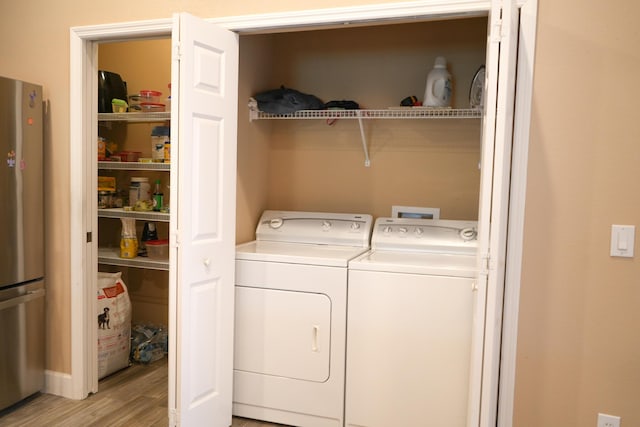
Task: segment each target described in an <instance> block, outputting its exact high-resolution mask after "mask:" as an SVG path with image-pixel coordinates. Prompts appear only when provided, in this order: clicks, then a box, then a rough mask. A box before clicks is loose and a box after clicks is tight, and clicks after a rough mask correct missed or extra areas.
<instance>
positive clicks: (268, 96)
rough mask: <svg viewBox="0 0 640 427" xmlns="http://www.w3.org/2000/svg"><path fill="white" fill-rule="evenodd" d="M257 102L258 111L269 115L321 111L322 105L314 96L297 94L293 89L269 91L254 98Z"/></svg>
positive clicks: (282, 88)
mask: <svg viewBox="0 0 640 427" xmlns="http://www.w3.org/2000/svg"><path fill="white" fill-rule="evenodd" d="M254 98H255V100H256V101H258V109H259V110H260V111H262V112H265V113H269V114H293V113H295V112H296V111H300V110H322V109H324V108H325V107H324V103H323V102H322V101H321V100H320V99H318V98H317V97H316V96H314V95H309V94H306V93H302V92H299V91H297V90H295V89H287V88H285V87H284V86H282V87H280V89H274V90H269V91H266V92H262V93H259V94H257V95H255V96H254Z"/></svg>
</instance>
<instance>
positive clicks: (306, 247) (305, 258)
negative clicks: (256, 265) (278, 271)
mask: <svg viewBox="0 0 640 427" xmlns="http://www.w3.org/2000/svg"><path fill="white" fill-rule="evenodd" d="M367 249H368V248H361V247H354V246H337V245H313V244H303V243H288V242H270V241H258V240H254V241H253V242H248V243H244V244H241V245H238V246H236V260H248V261H269V262H285V263H290V264H305V265H320V266H328V267H344V268H346V267H347V265H348V263H349V260H351V259H353V258H355V257H357V256H358V255H361V254H362V253H364V252H365V251H367Z"/></svg>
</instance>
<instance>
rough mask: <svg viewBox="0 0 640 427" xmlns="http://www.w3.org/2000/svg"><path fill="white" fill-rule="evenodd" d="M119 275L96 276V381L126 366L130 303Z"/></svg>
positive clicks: (104, 274)
mask: <svg viewBox="0 0 640 427" xmlns="http://www.w3.org/2000/svg"><path fill="white" fill-rule="evenodd" d="M121 275H122V273H119V272H118V273H98V315H97V321H98V378H103V377H105V376H107V375H109V374H111V373H113V372H115V371H118V370H120V369H123V368H126V367H127V366H129V351H130V348H131V301H130V300H129V292H128V291H127V286H126V285H125V284H124V282H123V281H122V279H121V278H120V276H121Z"/></svg>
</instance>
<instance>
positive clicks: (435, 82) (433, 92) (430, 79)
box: [423, 56, 451, 107]
mask: <svg viewBox="0 0 640 427" xmlns="http://www.w3.org/2000/svg"><path fill="white" fill-rule="evenodd" d="M423 105H424V106H427V107H449V106H450V105H451V74H449V72H448V71H447V60H446V59H445V58H444V57H443V56H438V57H437V58H436V61H435V64H434V65H433V70H431V71H430V72H429V74H428V75H427V87H426V89H425V91H424V101H423Z"/></svg>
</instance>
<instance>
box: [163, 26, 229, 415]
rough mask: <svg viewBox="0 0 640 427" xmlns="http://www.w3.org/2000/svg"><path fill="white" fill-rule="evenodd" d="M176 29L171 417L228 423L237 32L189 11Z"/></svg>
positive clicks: (174, 35)
mask: <svg viewBox="0 0 640 427" xmlns="http://www.w3.org/2000/svg"><path fill="white" fill-rule="evenodd" d="M172 37H173V46H174V51H173V59H172V97H173V98H175V99H174V100H173V102H172V108H173V110H172V130H171V132H172V134H171V139H172V149H173V150H174V152H173V153H172V156H171V157H172V163H171V172H172V173H171V180H172V181H171V187H172V188H177V189H178V191H177V197H173V198H172V199H171V215H172V219H171V224H172V230H171V238H172V240H173V241H172V248H171V260H170V263H171V268H172V271H173V274H171V275H170V276H171V278H170V280H171V281H172V283H171V284H170V288H171V289H172V293H171V294H170V298H172V301H170V304H171V307H172V312H174V310H173V308H174V307H175V312H174V313H175V314H174V315H172V318H171V319H170V323H171V326H172V328H171V336H172V337H176V339H174V340H172V341H170V342H171V343H173V344H172V345H175V347H174V348H173V351H172V354H173V355H174V356H175V359H174V360H175V363H176V364H175V366H172V367H171V369H170V384H176V389H175V394H174V395H173V396H171V393H172V391H171V390H170V402H169V403H170V405H171V407H172V408H175V410H174V412H173V417H172V418H173V420H172V422H173V423H176V424H179V425H209V426H214V427H222V426H225V427H226V426H228V425H230V424H231V399H232V395H231V390H232V378H233V307H234V253H235V252H234V247H235V177H236V175H235V164H236V121H237V85H238V82H237V79H238V39H237V35H236V34H234V33H232V32H230V31H227V30H223V29H221V28H218V27H216V26H214V25H212V24H208V23H206V22H204V21H202V20H200V19H198V18H195V17H193V16H190V15H188V14H178V15H176V16H175V17H174V28H173V35H172ZM176 89H177V90H176ZM176 95H177V96H176ZM176 100H177V105H175V104H176ZM176 124H177V126H176ZM176 141H177V143H176ZM176 148H177V152H176ZM174 194H176V193H174Z"/></svg>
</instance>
